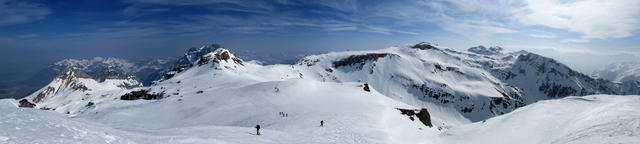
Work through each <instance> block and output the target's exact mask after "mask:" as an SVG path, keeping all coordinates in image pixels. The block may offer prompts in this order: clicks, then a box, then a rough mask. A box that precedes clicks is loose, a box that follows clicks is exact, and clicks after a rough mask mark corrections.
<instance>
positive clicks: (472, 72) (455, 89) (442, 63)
mask: <svg viewBox="0 0 640 144" xmlns="http://www.w3.org/2000/svg"><path fill="white" fill-rule="evenodd" d="M498 61H500V60H499V59H497V58H494V57H490V56H483V55H477V54H472V53H467V52H459V51H455V50H451V49H445V48H441V47H438V46H435V45H432V44H429V43H421V44H417V45H412V46H406V47H392V48H388V49H383V50H374V51H354V52H339V53H329V54H323V55H312V56H308V57H305V58H304V59H302V60H301V61H300V62H299V63H298V64H297V65H298V66H299V67H302V68H301V69H303V71H304V72H305V76H307V77H312V78H314V79H318V80H322V81H331V82H363V83H368V84H370V85H371V86H372V87H373V88H375V89H376V90H378V91H380V92H381V93H383V94H384V95H386V96H389V97H391V98H393V99H396V100H399V101H402V102H405V103H408V104H411V105H415V106H424V107H428V108H429V109H446V113H461V114H462V116H464V117H466V118H468V119H470V120H472V121H479V120H483V119H486V118H489V117H492V116H495V115H499V114H503V113H507V112H509V111H511V110H513V109H515V108H517V107H520V106H523V105H524V104H523V102H522V99H523V97H522V94H521V92H520V89H518V88H516V87H513V86H510V85H507V84H504V83H502V82H501V81H500V80H499V79H497V78H495V77H493V76H492V74H491V73H490V72H487V71H486V70H485V69H484V67H483V65H484V64H487V65H500V64H502V63H499V62H498ZM503 65H506V64H503Z"/></svg>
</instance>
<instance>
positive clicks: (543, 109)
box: [441, 95, 640, 144]
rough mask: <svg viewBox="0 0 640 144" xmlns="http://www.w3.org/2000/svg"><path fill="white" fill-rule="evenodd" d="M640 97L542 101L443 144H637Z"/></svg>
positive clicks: (453, 133) (456, 132) (452, 133)
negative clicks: (470, 143) (471, 143)
mask: <svg viewBox="0 0 640 144" xmlns="http://www.w3.org/2000/svg"><path fill="white" fill-rule="evenodd" d="M638 108H640V96H637V95H634V96H614V95H592V96H584V97H567V98H563V99H558V100H547V101H540V102H538V103H534V104H531V105H528V106H525V107H522V108H519V109H517V110H515V111H513V112H511V113H508V114H505V115H502V116H498V117H495V118H491V119H488V120H486V122H477V123H473V124H469V125H465V126H460V127H457V128H453V129H451V130H449V131H447V132H444V133H443V134H442V139H441V140H442V141H441V142H442V143H468V142H473V143H492V144H500V143H505V144H507V143H532V144H533V143H557V144H565V143H638V142H640V109H638Z"/></svg>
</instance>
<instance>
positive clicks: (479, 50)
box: [467, 46, 504, 55]
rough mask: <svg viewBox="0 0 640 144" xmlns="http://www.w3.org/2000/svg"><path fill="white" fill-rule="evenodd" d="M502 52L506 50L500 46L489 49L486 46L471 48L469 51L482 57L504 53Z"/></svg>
mask: <svg viewBox="0 0 640 144" xmlns="http://www.w3.org/2000/svg"><path fill="white" fill-rule="evenodd" d="M502 50H504V49H503V48H502V47H498V46H495V47H488V48H487V47H484V46H477V47H472V48H469V49H468V50H467V51H470V52H473V53H477V54H482V55H496V54H500V53H502Z"/></svg>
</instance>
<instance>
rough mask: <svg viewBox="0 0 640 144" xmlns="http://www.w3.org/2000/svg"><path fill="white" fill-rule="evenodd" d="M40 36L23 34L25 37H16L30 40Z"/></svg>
mask: <svg viewBox="0 0 640 144" xmlns="http://www.w3.org/2000/svg"><path fill="white" fill-rule="evenodd" d="M37 36H38V34H23V35H18V36H16V37H18V38H21V39H29V38H34V37H37Z"/></svg>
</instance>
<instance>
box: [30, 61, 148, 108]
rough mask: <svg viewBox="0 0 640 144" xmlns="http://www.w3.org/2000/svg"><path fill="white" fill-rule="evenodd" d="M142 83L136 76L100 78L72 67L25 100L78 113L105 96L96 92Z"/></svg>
mask: <svg viewBox="0 0 640 144" xmlns="http://www.w3.org/2000/svg"><path fill="white" fill-rule="evenodd" d="M141 86H142V84H141V83H140V82H139V81H138V80H137V79H136V78H135V77H133V76H129V77H127V78H125V79H105V80H104V81H102V82H99V81H96V80H94V79H93V78H91V76H89V75H87V74H86V73H85V72H84V71H82V70H81V69H79V68H75V67H71V68H68V69H66V70H65V71H63V72H62V73H61V74H60V75H59V76H58V77H56V78H55V79H54V80H53V81H52V82H51V83H49V84H48V85H47V86H45V87H43V88H42V89H40V90H38V91H36V92H34V93H33V94H31V95H29V96H27V97H25V99H27V100H29V101H31V102H33V103H35V104H36V108H41V109H52V110H55V111H57V112H60V113H67V114H76V113H78V112H80V111H81V110H83V109H84V106H86V105H87V104H88V103H89V102H92V103H93V101H92V100H97V99H100V98H102V97H103V96H104V95H103V96H102V97H99V96H92V94H94V93H105V92H120V91H122V90H127V89H130V88H135V87H141Z"/></svg>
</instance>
